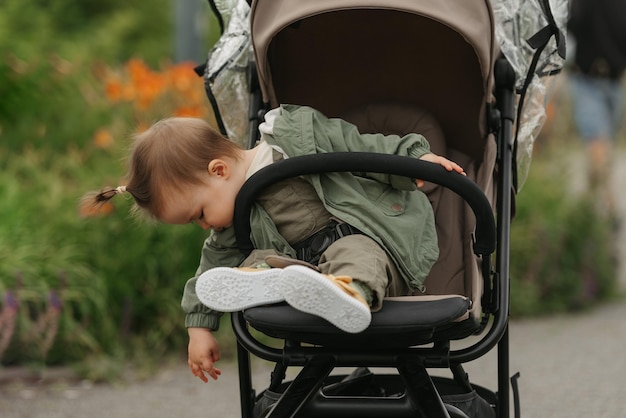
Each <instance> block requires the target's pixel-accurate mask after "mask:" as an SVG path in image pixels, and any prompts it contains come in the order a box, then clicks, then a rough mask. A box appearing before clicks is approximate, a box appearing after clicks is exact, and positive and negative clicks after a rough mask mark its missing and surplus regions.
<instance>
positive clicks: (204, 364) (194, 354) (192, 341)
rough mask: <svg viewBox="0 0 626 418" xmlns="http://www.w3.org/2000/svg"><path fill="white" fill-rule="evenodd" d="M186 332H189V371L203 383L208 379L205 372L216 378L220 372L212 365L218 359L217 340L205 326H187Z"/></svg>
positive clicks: (218, 348)
mask: <svg viewBox="0 0 626 418" xmlns="http://www.w3.org/2000/svg"><path fill="white" fill-rule="evenodd" d="M187 332H188V333H189V347H188V354H189V358H188V360H187V363H188V364H189V369H191V373H193V375H194V376H197V377H199V378H200V379H201V380H202V381H203V382H205V383H206V382H208V381H209V379H208V378H207V376H206V375H205V374H204V373H205V372H206V373H207V374H208V375H209V376H211V378H212V379H213V380H217V378H218V376H219V375H221V374H222V371H221V370H220V369H217V368H215V367H214V364H215V362H216V361H218V360H219V359H220V347H219V345H218V344H217V340H216V339H215V337H213V334H212V333H211V331H210V330H208V329H206V328H188V329H187Z"/></svg>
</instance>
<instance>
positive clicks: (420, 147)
mask: <svg viewBox="0 0 626 418" xmlns="http://www.w3.org/2000/svg"><path fill="white" fill-rule="evenodd" d="M313 124H314V132H315V135H316V140H317V141H316V142H317V143H318V144H324V143H326V144H328V145H327V147H328V149H326V150H324V149H323V150H322V151H329V152H330V151H334V152H339V151H347V152H374V153H379V154H391V155H399V156H404V157H412V158H417V159H418V158H420V157H421V156H422V155H424V154H428V153H430V144H429V143H428V141H427V140H426V138H424V136H422V135H420V134H416V133H412V134H407V135H405V136H402V137H401V136H398V135H383V134H361V133H360V132H359V131H358V128H357V127H356V126H355V125H353V124H351V123H349V122H346V121H344V120H341V119H326V118H325V117H324V116H321V114H319V113H317V116H316V117H315V118H314V120H313ZM320 137H321V138H320ZM322 146H324V145H322ZM319 151H320V150H318V152H319ZM355 174H357V175H359V176H361V177H367V178H370V179H373V180H377V181H380V182H382V183H386V184H389V185H390V186H391V187H393V188H394V189H399V190H415V189H416V188H417V187H416V185H415V179H409V178H407V177H403V176H395V175H389V174H382V173H355Z"/></svg>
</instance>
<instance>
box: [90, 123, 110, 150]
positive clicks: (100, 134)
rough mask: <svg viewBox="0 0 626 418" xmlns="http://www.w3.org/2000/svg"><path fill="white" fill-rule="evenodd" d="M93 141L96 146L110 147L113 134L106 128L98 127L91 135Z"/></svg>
mask: <svg viewBox="0 0 626 418" xmlns="http://www.w3.org/2000/svg"><path fill="white" fill-rule="evenodd" d="M93 143H94V145H95V146H96V147H98V148H103V149H106V148H110V147H111V145H113V135H111V132H109V131H108V130H107V129H104V128H102V129H98V131H96V133H95V134H94V135H93Z"/></svg>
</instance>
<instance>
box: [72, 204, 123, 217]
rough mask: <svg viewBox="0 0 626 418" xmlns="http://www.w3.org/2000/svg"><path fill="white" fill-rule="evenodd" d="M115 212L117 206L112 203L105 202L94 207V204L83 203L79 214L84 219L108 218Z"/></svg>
mask: <svg viewBox="0 0 626 418" xmlns="http://www.w3.org/2000/svg"><path fill="white" fill-rule="evenodd" d="M114 210H115V206H113V204H112V203H111V202H104V203H101V204H97V205H94V204H92V203H85V202H83V203H81V205H80V206H79V208H78V214H79V215H80V216H81V217H82V218H95V217H97V216H106V215H108V214H110V213H112V212H113V211H114Z"/></svg>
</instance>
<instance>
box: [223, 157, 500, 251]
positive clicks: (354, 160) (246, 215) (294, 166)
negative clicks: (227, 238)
mask: <svg viewBox="0 0 626 418" xmlns="http://www.w3.org/2000/svg"><path fill="white" fill-rule="evenodd" d="M331 172H361V173H367V172H369V173H387V174H392V175H398V176H405V177H409V178H414V179H421V180H424V181H429V182H431V183H436V184H439V185H441V186H444V187H446V188H448V189H450V190H452V191H453V192H455V193H456V194H458V195H459V196H460V197H461V198H462V199H464V200H465V201H466V202H467V203H468V204H469V206H470V208H471V209H472V211H473V212H474V215H475V216H476V230H475V242H474V252H475V253H476V254H477V255H489V254H491V253H493V251H494V250H495V247H496V226H495V225H496V224H495V218H494V215H493V209H492V208H491V205H490V204H489V201H488V200H487V197H486V196H485V194H484V193H483V192H482V190H481V189H480V188H479V187H478V185H476V183H474V182H473V181H472V180H470V179H468V178H467V177H466V176H463V175H461V174H459V173H456V172H448V171H447V170H446V169H445V168H443V167H442V166H440V165H439V164H434V163H430V162H427V161H422V160H418V159H416V158H411V157H402V156H398V155H387V154H377V153H369V152H333V153H326V154H313V155H305V156H300V157H292V158H288V159H285V160H281V161H279V162H276V163H274V164H271V165H269V166H267V167H264V168H263V169H261V170H259V171H258V172H257V173H255V174H254V175H253V176H251V177H250V178H249V179H248V180H247V181H246V183H245V184H244V185H243V187H242V188H241V190H240V191H239V194H238V195H237V199H236V201H235V217H234V227H235V236H236V239H237V244H238V246H239V249H240V250H241V252H243V253H244V254H245V255H248V254H250V252H252V250H253V249H254V246H253V245H252V241H251V239H250V231H251V228H250V210H251V208H252V205H253V204H254V201H255V200H256V198H257V197H258V195H259V194H260V193H261V192H262V191H263V190H264V189H265V188H266V187H268V186H270V185H272V184H275V183H277V182H279V181H282V180H285V179H288V178H292V177H297V176H302V175H307V174H316V173H331Z"/></svg>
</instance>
